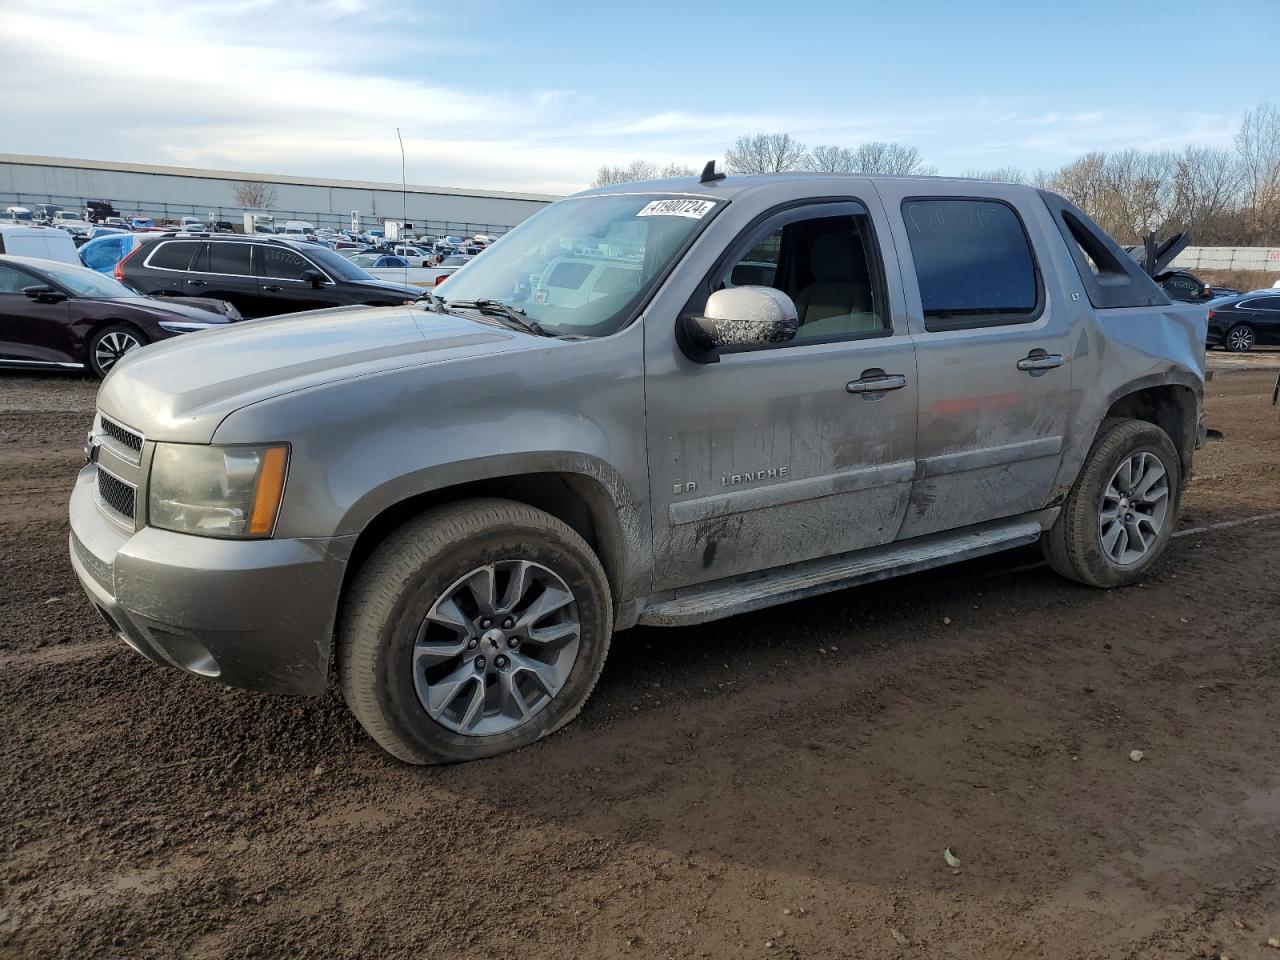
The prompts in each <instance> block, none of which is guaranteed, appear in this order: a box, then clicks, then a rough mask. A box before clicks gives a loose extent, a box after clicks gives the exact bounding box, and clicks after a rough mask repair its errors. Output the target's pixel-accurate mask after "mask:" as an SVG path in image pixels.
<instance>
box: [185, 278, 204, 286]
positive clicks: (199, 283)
mask: <svg viewBox="0 0 1280 960" xmlns="http://www.w3.org/2000/svg"><path fill="white" fill-rule="evenodd" d="M187 286H188V287H203V286H204V281H203V280H188V281H187Z"/></svg>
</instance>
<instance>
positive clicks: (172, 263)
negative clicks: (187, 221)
mask: <svg viewBox="0 0 1280 960" xmlns="http://www.w3.org/2000/svg"><path fill="white" fill-rule="evenodd" d="M199 249H200V244H199V243H196V242H195V241H193V240H169V241H166V242H165V243H161V244H160V245H159V246H158V247H156V249H155V250H153V251H151V254H150V256H148V257H147V261H146V265H147V266H148V267H154V268H155V269H157V270H186V269H187V268H188V267H190V266H191V258H192V257H193V256H194V255H195V254H196V251H198V250H199Z"/></svg>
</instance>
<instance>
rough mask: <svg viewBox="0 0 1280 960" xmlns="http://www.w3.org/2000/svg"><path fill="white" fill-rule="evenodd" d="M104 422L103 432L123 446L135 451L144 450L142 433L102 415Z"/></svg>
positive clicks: (102, 421) (101, 418)
mask: <svg viewBox="0 0 1280 960" xmlns="http://www.w3.org/2000/svg"><path fill="white" fill-rule="evenodd" d="M99 419H100V420H101V423H102V432H103V433H105V434H106V435H107V436H108V437H110V438H111V439H112V440H114V441H115V442H116V443H118V444H120V445H121V446H123V447H128V448H129V449H130V450H132V451H133V452H134V453H141V452H142V435H141V434H137V433H134V432H133V431H132V430H130V429H128V428H127V427H122V426H120V424H118V423H116V422H115V421H114V420H108V419H107V418H106V417H102V416H100V417H99Z"/></svg>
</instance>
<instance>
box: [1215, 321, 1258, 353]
mask: <svg viewBox="0 0 1280 960" xmlns="http://www.w3.org/2000/svg"><path fill="white" fill-rule="evenodd" d="M1257 339H1258V338H1257V335H1256V334H1255V333H1254V332H1253V327H1251V326H1249V325H1248V324H1247V323H1237V324H1236V325H1235V326H1234V327H1232V328H1231V329H1230V330H1228V331H1227V335H1226V337H1225V338H1223V341H1222V345H1223V346H1224V347H1225V348H1226V349H1227V350H1229V351H1231V352H1232V353H1248V352H1249V351H1250V350H1252V349H1253V345H1254V344H1255V343H1256V342H1257Z"/></svg>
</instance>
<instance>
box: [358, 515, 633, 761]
mask: <svg viewBox="0 0 1280 960" xmlns="http://www.w3.org/2000/svg"><path fill="white" fill-rule="evenodd" d="M612 629H613V618H612V602H611V600H610V595H609V586H608V582H607V580H606V579H605V576H604V571H603V569H602V568H601V566H600V563H599V561H598V560H597V559H596V557H595V555H594V554H593V553H592V551H591V548H590V547H588V546H587V544H586V543H585V542H584V541H583V539H582V538H581V537H580V536H578V534H577V533H575V532H574V531H573V530H572V529H571V528H570V527H568V526H567V525H566V524H564V523H562V522H561V521H559V520H557V519H555V518H554V517H552V516H550V515H548V514H546V513H543V512H542V511H540V510H535V509H533V508H532V507H529V506H526V505H524V504H520V503H515V502H512V501H507V500H471V501H465V502H463V503H459V504H452V505H450V506H446V507H441V508H438V509H436V510H431V511H428V512H427V513H425V514H423V515H422V516H420V517H418V518H417V519H415V520H413V521H411V522H410V523H408V524H406V525H405V526H404V527H402V528H400V529H399V530H397V531H396V532H395V533H394V534H392V535H391V536H390V537H389V538H388V539H387V540H386V541H385V542H383V543H382V544H381V545H380V546H379V547H378V548H377V549H376V550H375V551H374V552H373V554H372V555H370V557H369V559H368V560H367V561H366V562H365V563H364V565H363V566H362V567H361V569H360V572H359V574H358V575H357V576H356V578H355V581H354V582H353V583H352V585H351V588H350V590H349V592H348V595H347V597H346V599H345V602H344V604H343V611H342V615H341V618H340V622H339V630H338V644H339V663H338V670H339V675H340V680H341V685H342V693H343V696H344V697H345V699H346V701H347V704H348V705H349V706H350V708H351V711H352V713H354V714H355V716H356V718H357V719H358V720H359V721H360V723H361V725H362V726H363V727H364V728H365V731H366V732H367V733H368V734H369V736H370V737H372V738H373V739H374V740H375V741H376V742H377V743H378V745H379V746H381V747H382V748H383V749H385V750H386V751H388V752H389V753H391V754H393V755H394V756H396V757H399V758H400V759H401V760H405V761H407V762H409V763H450V762H457V761H462V760H474V759H478V758H481V757H489V756H494V755H495V754H499V753H505V752H506V751H509V750H514V749H517V748H519V747H522V746H526V745H527V744H530V743H533V742H534V741H536V740H538V739H540V738H541V737H544V736H546V735H547V734H549V733H551V732H553V731H555V730H557V729H559V728H560V727H561V726H563V725H564V724H566V723H568V722H569V721H570V720H572V719H573V718H574V717H575V716H577V714H578V712H579V711H580V710H581V709H582V705H583V704H584V703H585V702H586V699H587V697H588V696H589V695H590V693H591V690H592V688H594V686H595V683H596V680H597V679H598V678H599V676H600V671H601V669H602V668H603V666H604V660H605V656H606V654H607V653H608V649H609V639H610V634H611V632H612Z"/></svg>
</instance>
